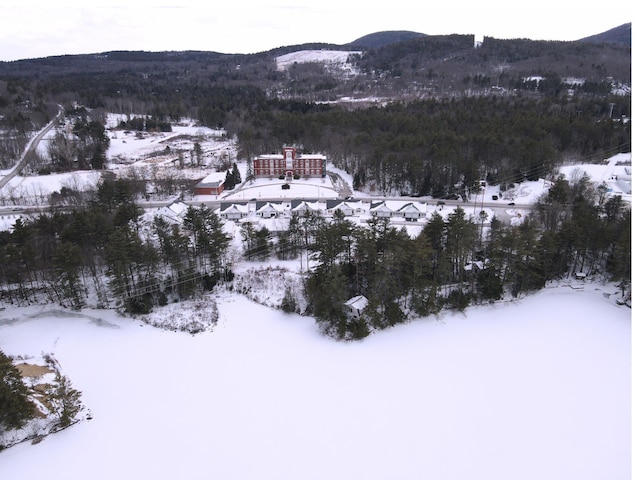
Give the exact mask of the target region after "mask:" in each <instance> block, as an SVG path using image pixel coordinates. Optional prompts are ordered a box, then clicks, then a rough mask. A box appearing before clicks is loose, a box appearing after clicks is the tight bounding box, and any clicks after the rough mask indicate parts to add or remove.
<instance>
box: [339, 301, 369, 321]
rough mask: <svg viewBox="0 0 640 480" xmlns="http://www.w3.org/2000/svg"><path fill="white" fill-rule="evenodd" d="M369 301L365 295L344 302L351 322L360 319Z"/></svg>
mask: <svg viewBox="0 0 640 480" xmlns="http://www.w3.org/2000/svg"><path fill="white" fill-rule="evenodd" d="M368 303H369V300H368V299H367V297H365V296H364V295H357V296H355V297H352V298H350V299H349V300H347V301H346V302H344V309H345V313H346V314H347V317H348V318H349V320H356V319H358V318H360V316H361V315H362V312H364V309H365V307H366V306H367V304H368Z"/></svg>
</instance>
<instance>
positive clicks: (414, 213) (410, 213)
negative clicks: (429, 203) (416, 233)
mask: <svg viewBox="0 0 640 480" xmlns="http://www.w3.org/2000/svg"><path fill="white" fill-rule="evenodd" d="M397 215H398V216H400V217H403V218H404V219H405V220H407V221H409V222H415V221H417V220H418V219H419V218H424V217H426V216H427V211H426V208H425V209H420V208H418V205H416V203H414V202H411V203H407V204H405V205H403V206H402V207H400V209H399V210H398V211H397Z"/></svg>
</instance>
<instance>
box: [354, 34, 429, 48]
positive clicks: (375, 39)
mask: <svg viewBox="0 0 640 480" xmlns="http://www.w3.org/2000/svg"><path fill="white" fill-rule="evenodd" d="M421 37H426V35H425V34H424V33H417V32H408V31H405V30H397V31H396V30H392V31H386V32H377V33H370V34H369V35H365V36H364V37H360V38H358V39H357V40H354V41H353V42H351V43H348V44H346V45H345V47H352V48H361V49H368V48H379V47H386V46H387V45H391V44H393V43H398V42H405V41H407V40H413V39H414V38H421Z"/></svg>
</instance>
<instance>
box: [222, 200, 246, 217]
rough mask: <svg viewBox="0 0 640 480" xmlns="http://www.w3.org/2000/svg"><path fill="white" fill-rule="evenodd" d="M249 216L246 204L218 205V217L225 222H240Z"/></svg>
mask: <svg viewBox="0 0 640 480" xmlns="http://www.w3.org/2000/svg"><path fill="white" fill-rule="evenodd" d="M247 215H249V207H248V205H246V204H238V203H222V204H221V205H220V217H222V218H224V219H225V220H240V219H242V218H244V217H246V216H247Z"/></svg>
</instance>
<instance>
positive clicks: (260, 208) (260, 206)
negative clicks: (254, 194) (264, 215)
mask: <svg viewBox="0 0 640 480" xmlns="http://www.w3.org/2000/svg"><path fill="white" fill-rule="evenodd" d="M265 210H267V211H268V210H275V211H277V212H281V211H283V210H284V206H283V205H282V203H281V202H256V212H264V211H265Z"/></svg>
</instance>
